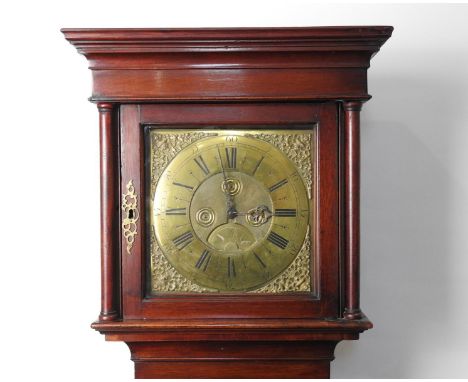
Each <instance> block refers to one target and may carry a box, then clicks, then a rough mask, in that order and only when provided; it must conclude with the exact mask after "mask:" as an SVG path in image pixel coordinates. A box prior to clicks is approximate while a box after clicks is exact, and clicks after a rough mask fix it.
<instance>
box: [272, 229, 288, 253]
mask: <svg viewBox="0 0 468 382" xmlns="http://www.w3.org/2000/svg"><path fill="white" fill-rule="evenodd" d="M267 240H268V241H269V242H270V243H272V244H274V245H276V246H277V247H279V248H281V249H285V248H286V247H287V246H288V243H289V241H288V240H286V239H285V238H284V237H283V236H281V235H278V234H277V233H276V232H274V231H271V232H270V234H269V235H268V237H267Z"/></svg>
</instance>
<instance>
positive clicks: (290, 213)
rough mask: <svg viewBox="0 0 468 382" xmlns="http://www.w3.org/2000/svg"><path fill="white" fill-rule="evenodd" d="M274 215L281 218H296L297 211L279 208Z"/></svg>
mask: <svg viewBox="0 0 468 382" xmlns="http://www.w3.org/2000/svg"><path fill="white" fill-rule="evenodd" d="M274 215H275V216H279V217H288V218H293V217H296V215H297V211H296V210H293V209H290V208H278V209H277V210H275V213H274Z"/></svg>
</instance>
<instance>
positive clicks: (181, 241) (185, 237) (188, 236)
mask: <svg viewBox="0 0 468 382" xmlns="http://www.w3.org/2000/svg"><path fill="white" fill-rule="evenodd" d="M192 240H193V234H192V232H190V231H187V232H185V233H183V234H182V235H180V236H177V237H176V238H175V239H173V240H172V242H173V243H174V245H175V246H176V247H177V249H179V250H180V249H184V248H185V247H186V246H187V245H189V244H190V243H191V242H192Z"/></svg>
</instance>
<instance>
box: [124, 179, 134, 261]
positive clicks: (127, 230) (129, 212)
mask: <svg viewBox="0 0 468 382" xmlns="http://www.w3.org/2000/svg"><path fill="white" fill-rule="evenodd" d="M126 188H127V192H126V193H125V194H122V230H123V236H124V238H125V241H126V242H127V253H128V254H129V255H130V253H131V250H132V247H133V243H134V242H135V236H136V235H137V234H138V232H137V225H136V222H137V220H138V205H137V203H138V200H137V195H136V193H135V187H134V186H133V181H132V180H130V181H129V182H128V183H127V186H126Z"/></svg>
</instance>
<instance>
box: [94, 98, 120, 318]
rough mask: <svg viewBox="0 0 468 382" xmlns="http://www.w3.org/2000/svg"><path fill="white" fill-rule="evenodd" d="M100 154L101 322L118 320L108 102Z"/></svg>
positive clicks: (113, 136)
mask: <svg viewBox="0 0 468 382" xmlns="http://www.w3.org/2000/svg"><path fill="white" fill-rule="evenodd" d="M97 106H98V110H99V141H100V151H101V156H100V158H101V163H100V168H101V313H100V315H99V320H100V321H113V320H115V319H116V318H118V298H117V285H118V279H117V272H116V270H117V261H118V253H119V252H118V251H119V246H118V235H117V233H118V222H119V213H118V212H119V206H118V200H119V195H118V189H119V188H118V180H117V179H118V178H117V176H118V174H117V166H118V154H117V152H118V150H117V142H118V140H117V128H116V121H115V120H114V115H115V110H114V105H113V104H111V103H99V104H98V105H97Z"/></svg>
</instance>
